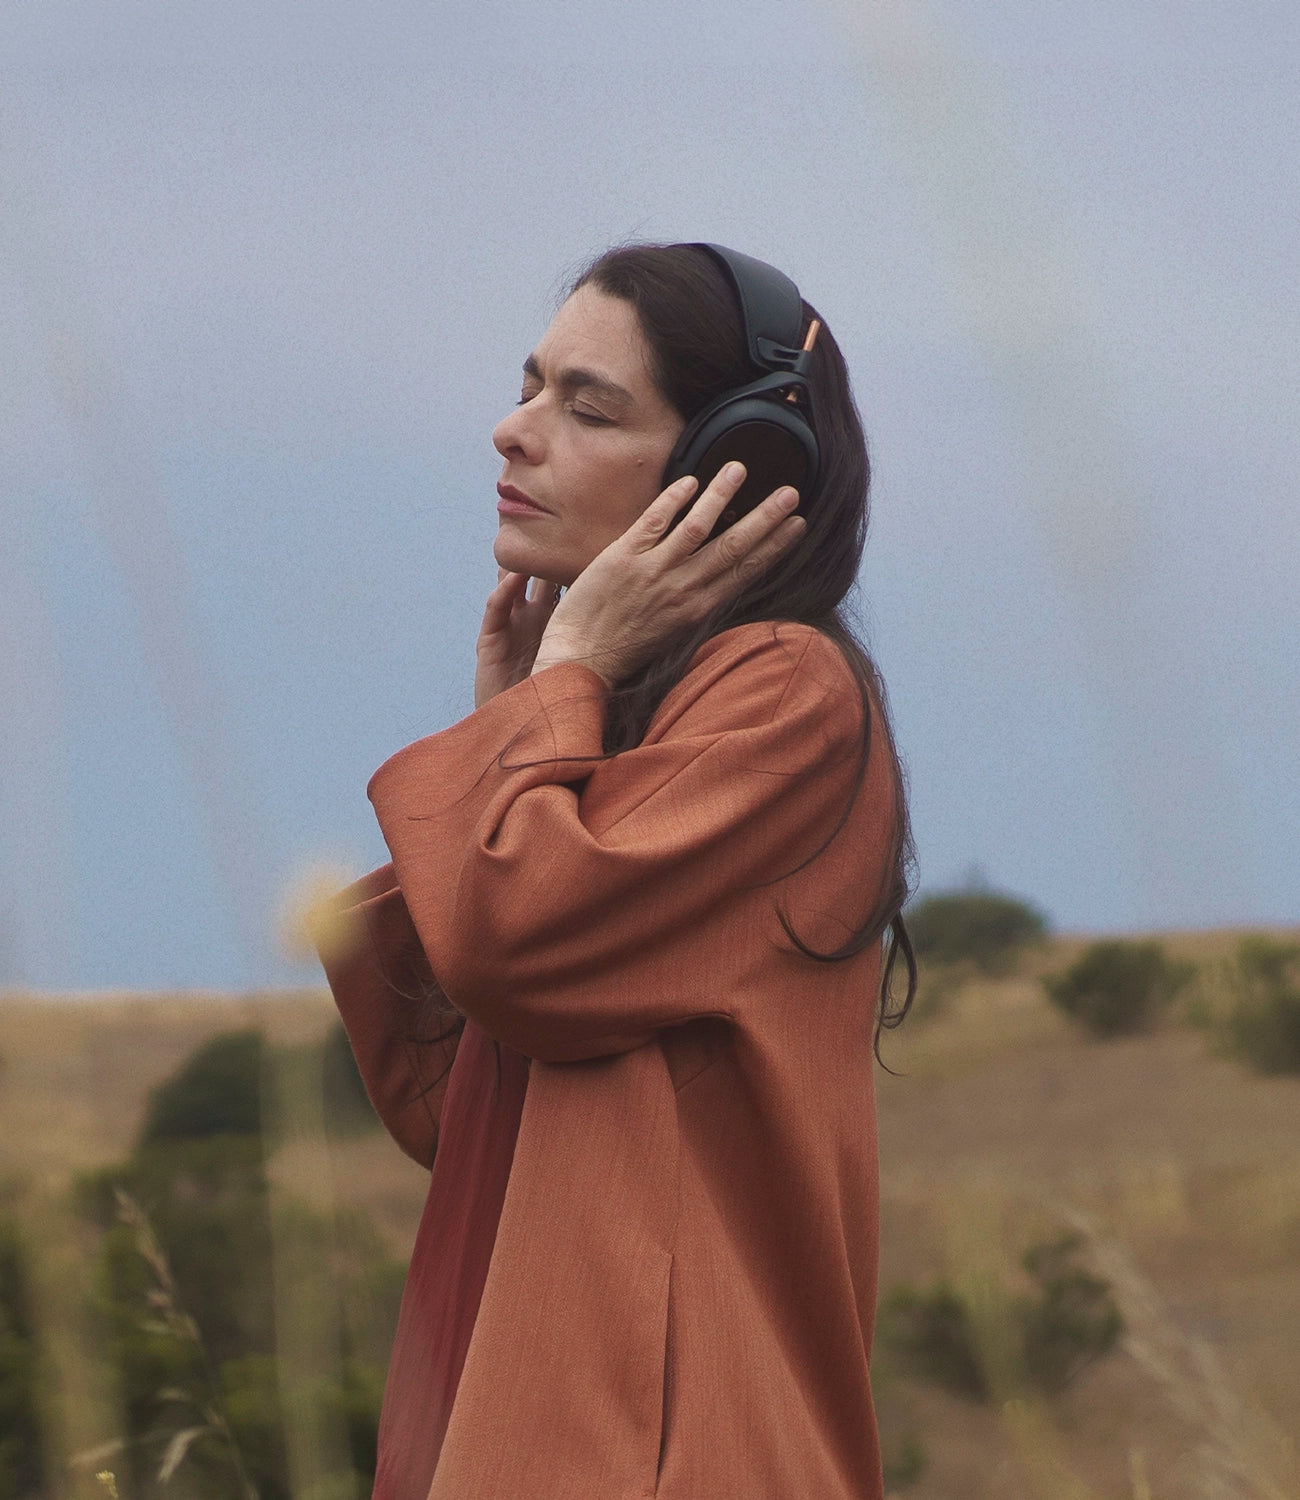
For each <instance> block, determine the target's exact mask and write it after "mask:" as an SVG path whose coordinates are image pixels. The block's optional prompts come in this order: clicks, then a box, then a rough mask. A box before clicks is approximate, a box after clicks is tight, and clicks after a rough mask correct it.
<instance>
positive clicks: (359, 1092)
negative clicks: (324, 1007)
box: [321, 1021, 379, 1136]
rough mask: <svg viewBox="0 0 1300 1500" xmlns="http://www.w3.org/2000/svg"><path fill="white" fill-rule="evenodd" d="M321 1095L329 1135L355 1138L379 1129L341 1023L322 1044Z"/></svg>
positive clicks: (350, 1045)
mask: <svg viewBox="0 0 1300 1500" xmlns="http://www.w3.org/2000/svg"><path fill="white" fill-rule="evenodd" d="M321 1091H322V1094H323V1098H324V1108H325V1126H326V1129H327V1130H328V1131H329V1132H330V1133H331V1134H332V1135H340V1136H343V1135H354V1134H357V1133H359V1132H361V1131H364V1130H371V1129H374V1128H376V1127H377V1126H378V1124H379V1116H378V1115H377V1114H376V1113H375V1111H374V1106H373V1105H372V1104H371V1103H370V1099H369V1096H368V1095H367V1093H366V1086H365V1084H364V1083H363V1082H362V1081H361V1070H360V1069H359V1068H358V1067H357V1060H356V1058H355V1057H354V1056H353V1055H352V1044H351V1042H349V1041H348V1034H347V1032H346V1031H345V1030H344V1029H343V1023H342V1022H341V1021H340V1022H338V1023H337V1024H336V1025H335V1026H333V1027H332V1028H331V1030H330V1032H329V1033H328V1035H327V1036H326V1038H325V1040H324V1042H323V1043H322V1044H321Z"/></svg>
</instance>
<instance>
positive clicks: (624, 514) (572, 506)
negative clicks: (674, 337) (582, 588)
mask: <svg viewBox="0 0 1300 1500" xmlns="http://www.w3.org/2000/svg"><path fill="white" fill-rule="evenodd" d="M522 395H523V399H522V400H521V401H520V403H519V405H518V406H517V407H516V408H515V409H514V411H512V412H511V413H510V415H509V416H508V417H506V418H505V419H504V421H502V422H500V423H499V424H498V426H497V428H496V431H495V432H494V433H493V434H492V441H493V444H494V445H495V446H496V450H497V452H498V453H500V455H501V457H502V458H503V459H504V460H505V463H504V465H503V467H502V470H501V480H500V483H499V484H498V485H497V493H498V495H499V496H500V501H499V504H498V506H497V510H498V513H499V514H500V518H501V521H500V529H499V531H498V532H497V539H496V545H495V547H494V548H493V551H494V552H495V554H496V560H497V562H498V563H499V564H500V565H501V567H503V568H508V569H509V570H510V571H511V572H512V573H527V574H529V575H530V576H532V577H534V578H544V579H549V580H550V581H551V582H552V583H562V584H566V585H567V584H570V583H572V582H573V580H574V579H575V578H576V577H577V576H578V574H579V573H581V572H582V570H583V569H584V568H585V567H586V566H587V564H588V563H589V562H590V561H591V560H592V558H594V557H595V556H596V554H597V553H598V552H601V551H603V550H604V548H605V547H607V546H608V545H609V543H610V542H612V541H613V540H614V539H615V538H616V537H619V536H621V535H622V534H623V532H625V531H626V530H627V528H628V527H629V526H630V525H631V524H632V522H633V521H635V520H636V518H637V517H638V516H639V515H640V514H641V512H642V511H643V510H644V509H645V508H646V506H647V505H649V504H650V502H651V501H652V500H653V499H654V498H655V496H656V495H657V494H658V493H659V491H660V488H661V486H660V483H659V480H660V476H661V475H662V474H663V471H664V465H665V464H666V463H667V461H668V455H669V454H670V453H671V452H672V450H673V445H674V444H675V443H676V441H677V437H678V435H679V434H680V432H681V430H682V428H683V426H684V425H685V424H684V423H683V421H682V418H681V417H680V416H679V415H678V414H677V412H676V411H675V410H674V409H673V408H672V406H670V405H669V403H668V401H667V400H666V399H665V398H664V397H663V396H662V395H661V394H660V392H659V391H658V389H657V388H656V387H655V384H654V382H653V380H652V379H651V378H650V356H649V350H648V349H647V347H646V342H645V337H644V335H643V334H642V332H641V326H640V324H639V322H638V321H637V316H636V312H635V310H634V309H633V307H632V304H631V303H630V302H625V301H623V299H622V298H620V297H611V296H608V295H607V294H606V293H604V292H601V291H597V290H596V288H595V287H592V286H584V287H581V288H580V289H579V290H578V291H576V292H574V294H573V295H572V296H571V297H570V298H569V300H568V301H567V302H566V303H565V304H564V306H563V307H561V308H560V310H559V312H558V313H556V315H555V319H554V321H553V322H552V324H551V326H550V327H549V328H548V329H547V330H546V333H545V334H544V336H543V338H542V341H541V343H540V344H538V346H537V348H536V350H535V351H534V352H533V353H532V354H530V355H529V357H528V359H527V360H526V361H525V363H524V384H523V393H522Z"/></svg>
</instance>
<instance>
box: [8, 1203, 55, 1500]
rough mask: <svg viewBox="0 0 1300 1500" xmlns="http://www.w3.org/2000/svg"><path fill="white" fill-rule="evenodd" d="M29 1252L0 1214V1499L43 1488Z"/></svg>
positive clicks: (20, 1497) (16, 1497) (12, 1224)
mask: <svg viewBox="0 0 1300 1500" xmlns="http://www.w3.org/2000/svg"><path fill="white" fill-rule="evenodd" d="M29 1297H30V1291H29V1283H28V1273H27V1256H26V1254H25V1251H24V1247H23V1244H22V1242H21V1239H20V1238H19V1233H18V1225H17V1223H16V1222H15V1221H14V1220H13V1219H11V1218H9V1217H8V1216H4V1217H0V1500H23V1497H26V1496H32V1495H39V1494H43V1493H44V1492H45V1480H46V1475H45V1466H44V1463H43V1461H42V1456H41V1455H42V1451H43V1443H42V1438H41V1420H40V1410H39V1403H38V1400H37V1394H38V1392H37V1378H38V1377H37V1357H36V1339H35V1336H34V1329H33V1326H32V1317H31V1307H30V1306H29Z"/></svg>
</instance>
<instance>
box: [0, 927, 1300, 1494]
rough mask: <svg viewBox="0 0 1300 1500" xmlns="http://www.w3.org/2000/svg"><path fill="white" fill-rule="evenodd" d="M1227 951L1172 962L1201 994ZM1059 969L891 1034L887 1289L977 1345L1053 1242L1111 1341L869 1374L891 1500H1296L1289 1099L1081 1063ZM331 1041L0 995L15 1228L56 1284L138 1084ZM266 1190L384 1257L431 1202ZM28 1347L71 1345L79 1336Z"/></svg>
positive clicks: (403, 1184) (1288, 1082)
mask: <svg viewBox="0 0 1300 1500" xmlns="http://www.w3.org/2000/svg"><path fill="white" fill-rule="evenodd" d="M1232 944H1233V935H1231V934H1221V933H1195V934H1186V935H1179V936H1175V937H1173V938H1170V939H1168V940H1167V946H1168V948H1169V950H1170V951H1171V952H1172V953H1174V954H1175V955H1177V956H1181V957H1190V958H1194V959H1195V960H1196V961H1197V962H1198V963H1200V964H1202V965H1203V966H1205V967H1206V972H1212V970H1213V966H1214V964H1216V963H1217V962H1218V961H1219V960H1221V959H1222V958H1223V957H1224V956H1225V955H1226V954H1227V953H1229V952H1230V951H1231V948H1232ZM1080 947H1081V943H1079V942H1077V941H1073V942H1072V941H1071V940H1068V939H1057V940H1054V941H1053V942H1052V943H1050V944H1046V945H1044V946H1043V947H1042V948H1040V949H1039V950H1037V951H1036V952H1034V953H1033V954H1031V955H1029V956H1028V957H1027V958H1026V959H1025V961H1024V962H1023V963H1022V964H1021V965H1020V967H1019V969H1018V970H1017V971H1016V972H1015V973H1014V974H1013V975H1011V976H1009V977H1007V978H1005V979H1000V980H996V981H994V980H976V979H972V980H968V981H967V982H965V983H963V984H961V985H959V986H958V987H956V988H955V989H953V990H952V991H951V992H950V993H948V994H947V995H946V996H945V997H944V998H943V999H942V1001H940V1002H939V1003H937V1004H935V1005H933V1006H931V1007H928V1012H929V1013H924V1009H923V1013H922V1014H919V1015H918V1016H916V1017H914V1018H913V1019H911V1020H909V1022H908V1024H907V1025H906V1026H905V1027H904V1028H903V1029H902V1030H901V1031H900V1032H897V1033H895V1034H894V1035H892V1036H890V1037H889V1038H887V1042H886V1048H885V1055H886V1059H887V1061H888V1062H889V1063H890V1065H891V1066H892V1067H893V1068H894V1069H895V1070H896V1071H897V1076H888V1075H885V1074H881V1075H880V1078H879V1115H880V1141H881V1178H882V1192H883V1226H882V1234H883V1239H882V1268H881V1270H882V1276H881V1286H882V1289H883V1290H887V1289H888V1288H890V1287H891V1286H893V1285H895V1284H897V1283H899V1282H904V1281H906V1282H912V1283H917V1284H922V1285H925V1284H929V1283H930V1282H932V1281H933V1280H934V1279H935V1278H937V1277H940V1276H942V1277H946V1278H947V1279H948V1280H949V1281H951V1282H952V1283H953V1284H954V1285H955V1286H957V1287H958V1288H959V1289H963V1290H964V1291H966V1292H967V1293H968V1294H969V1296H970V1299H971V1305H972V1306H973V1307H976V1308H980V1309H982V1310H983V1315H982V1317H981V1318H980V1319H979V1327H980V1329H981V1330H983V1332H984V1334H985V1335H986V1336H987V1337H988V1339H989V1340H991V1341H993V1342H996V1339H997V1330H998V1326H999V1324H998V1312H999V1307H1000V1306H1005V1305H1006V1299H1007V1298H1008V1297H1010V1296H1013V1295H1014V1294H1015V1292H1016V1290H1017V1288H1018V1278H1019V1277H1020V1275H1021V1273H1020V1272H1019V1270H1018V1265H1019V1259H1020V1256H1021V1254H1022V1253H1023V1251H1024V1250H1025V1249H1026V1248H1027V1247H1028V1246H1029V1245H1030V1244H1032V1243H1034V1242H1036V1241H1042V1240H1044V1239H1046V1238H1051V1237H1053V1236H1055V1235H1056V1234H1057V1233H1059V1232H1060V1231H1061V1230H1062V1229H1063V1228H1072V1229H1074V1230H1076V1231H1077V1232H1079V1233H1080V1234H1081V1235H1082V1236H1083V1238H1084V1245H1085V1254H1086V1257H1087V1260H1088V1262H1089V1263H1090V1265H1091V1267H1092V1269H1094V1270H1095V1271H1096V1273H1097V1274H1099V1275H1102V1276H1104V1277H1105V1278H1106V1280H1107V1281H1109V1282H1110V1284H1111V1287H1112V1290H1113V1292H1114V1293H1115V1295H1116V1297H1117V1300H1118V1301H1119V1304H1120V1306H1121V1309H1122V1312H1123V1314H1124V1318H1125V1323H1126V1333H1125V1337H1124V1340H1123V1342H1122V1344H1121V1346H1120V1348H1119V1349H1118V1350H1117V1351H1116V1352H1114V1353H1112V1354H1111V1355H1109V1356H1107V1357H1106V1358H1105V1359H1103V1360H1101V1361H1100V1362H1098V1363H1097V1364H1095V1365H1094V1366H1092V1367H1091V1368H1090V1369H1088V1370H1087V1371H1085V1372H1084V1374H1083V1375H1082V1376H1081V1377H1080V1379H1079V1380H1078V1381H1077V1382H1076V1383H1075V1384H1074V1385H1073V1386H1072V1387H1070V1389H1069V1390H1068V1391H1067V1392H1066V1393H1065V1394H1064V1396H1062V1397H1058V1398H1056V1399H1053V1400H1050V1401H1048V1400H1040V1401H1025V1400H1019V1399H1011V1398H1009V1397H1007V1396H1006V1393H1002V1394H1001V1395H999V1394H998V1393H996V1392H995V1397H994V1399H993V1400H992V1401H990V1402H987V1403H974V1402H970V1401H966V1400H963V1399H961V1398H959V1397H956V1396H949V1395H947V1394H945V1393H944V1392H942V1391H940V1390H937V1389H934V1388H931V1387H926V1386H922V1385H917V1384H913V1383H909V1382H905V1381H903V1380H901V1379H898V1378H896V1377H895V1378H889V1377H888V1376H886V1377H885V1378H883V1379H882V1390H881V1407H882V1419H883V1425H884V1428H885V1431H886V1434H887V1440H888V1442H889V1443H892V1444H894V1445H895V1446H897V1445H898V1444H899V1443H900V1442H901V1441H902V1440H903V1439H904V1438H905V1437H906V1436H908V1435H909V1434H914V1435H915V1436H916V1437H917V1438H918V1439H919V1442H920V1444H921V1446H922V1448H923V1451H924V1455H925V1460H926V1461H925V1466H924V1470H923V1472H922V1474H921V1475H920V1477H919V1479H917V1480H916V1481H915V1483H913V1484H912V1485H910V1486H909V1487H908V1489H907V1490H906V1491H905V1493H906V1494H907V1495H908V1496H910V1497H912V1500H993V1497H994V1496H997V1497H999V1500H1006V1497H1011V1500H1018V1497H1021V1496H1025V1497H1031V1496H1033V1497H1041V1500H1076V1497H1077V1500H1087V1497H1094V1500H1103V1497H1104V1500H1119V1497H1124V1500H1184V1497H1186V1500H1229V1497H1232V1500H1236V1497H1243V1500H1256V1497H1259V1500H1300V1464H1298V1462H1297V1452H1296V1435H1297V1432H1300V1078H1297V1077H1279V1078H1261V1077H1259V1076H1256V1075H1254V1074H1252V1073H1251V1072H1249V1071H1248V1070H1247V1069H1246V1068H1245V1067H1244V1066H1243V1065H1241V1064H1240V1063H1238V1062H1235V1061H1232V1060H1230V1059H1227V1058H1225V1057H1222V1056H1220V1055H1217V1054H1216V1052H1215V1050H1214V1048H1213V1047H1212V1045H1211V1044H1210V1041H1209V1039H1208V1038H1207V1036H1206V1035H1205V1033H1204V1032H1202V1031H1198V1030H1196V1029H1193V1028H1192V1027H1190V1026H1188V1025H1187V1024H1185V1023H1183V1022H1181V1021H1180V1020H1179V1019H1178V1018H1176V1017H1175V1018H1172V1019H1171V1020H1170V1021H1169V1022H1168V1023H1167V1024H1166V1025H1165V1026H1164V1027H1163V1028H1162V1029H1161V1030H1160V1031H1158V1032H1157V1033H1155V1034H1154V1035H1151V1036H1145V1037H1137V1038H1126V1039H1123V1040H1118V1041H1111V1042H1092V1041H1089V1040H1087V1039H1086V1038H1084V1037H1083V1036H1082V1034H1081V1033H1079V1032H1078V1031H1076V1030H1075V1029H1074V1028H1072V1027H1071V1026H1069V1025H1068V1024H1067V1023H1066V1022H1065V1021H1064V1020H1063V1019H1062V1018H1061V1017H1059V1016H1058V1015H1057V1014H1056V1013H1055V1012H1053V1011H1052V1010H1051V1008H1050V1007H1049V1006H1048V1005H1047V1003H1046V1001H1045V1000H1044V998H1043V993H1042V990H1041V987H1040V986H1039V984H1038V977H1039V976H1040V975H1041V974H1042V973H1043V972H1046V971H1049V970H1054V969H1059V968H1061V967H1063V966H1064V965H1065V963H1067V962H1068V961H1069V959H1070V958H1071V957H1072V956H1073V954H1074V953H1075V952H1077V951H1078V949H1079V948H1080ZM331 1020H332V1011H331V1009H330V1006H329V1002H328V998H327V997H326V996H325V995H324V994H323V993H317V992H313V991H306V992H302V993H296V994H291V995H273V996H264V997H243V998H238V999H234V998H229V997H221V996H203V995H174V996H165V997H152V996H150V997H144V996H114V997H83V998H63V999H57V1000H55V999H50V998H36V997H27V998H25V997H22V996H18V995H9V996H7V997H4V998H0V1183H7V1184H8V1187H7V1195H8V1198H9V1201H10V1204H11V1206H13V1205H16V1206H17V1207H18V1209H19V1211H20V1212H26V1213H28V1214H36V1213H38V1212H42V1211H43V1212H46V1213H47V1218H46V1221H45V1222H44V1223H43V1224H41V1225H38V1226H36V1228H37V1237H38V1239H40V1242H41V1244H42V1246H43V1248H44V1249H45V1251H46V1252H47V1253H49V1254H54V1255H56V1256H60V1257H62V1259H63V1261H64V1262H65V1263H66V1264H67V1265H68V1266H70V1267H71V1272H70V1274H71V1275H72V1279H73V1280H74V1281H75V1264H76V1260H77V1256H78V1255H79V1254H81V1253H83V1251H82V1249H81V1248H80V1247H79V1246H78V1244H77V1243H76V1236H75V1232H74V1231H73V1230H72V1229H71V1228H70V1227H69V1225H68V1222H67V1220H66V1219H65V1218H62V1217H61V1216H60V1215H59V1213H58V1211H57V1208H56V1207H54V1206H55V1205H57V1203H58V1201H59V1194H60V1192H61V1191H62V1188H63V1187H64V1186H65V1185H66V1184H67V1182H68V1181H69V1179H70V1176H71V1174H72V1173H74V1172H76V1171H78V1170H81V1169H84V1168H86V1167H89V1166H93V1165H96V1164H98V1163H102V1162H107V1161H110V1160H114V1159H116V1158H118V1157H120V1156H121V1155H122V1154H123V1153H124V1152H125V1151H126V1150H128V1149H129V1147H130V1145H131V1143H132V1139H133V1137H134V1134H135V1132H136V1130H137V1129H138V1126H139V1121H140V1118H141V1110H142V1107H143V1104H144V1100H145V1098H146V1095H147V1093H148V1091H149V1089H150V1088H151V1087H152V1086H153V1085H154V1084H156V1083H157V1082H158V1081H159V1080H160V1079H162V1078H163V1077H165V1076H166V1075H167V1074H168V1073H169V1072H171V1071H172V1070H173V1069H174V1068H175V1067H176V1066H177V1065H178V1064H179V1063H180V1062H181V1061H182V1060H183V1059H184V1058H185V1057H186V1056H188V1054H189V1053H190V1052H192V1051H193V1049H194V1048H195V1047H196V1046H197V1045H198V1044H199V1043H200V1042H201V1041H203V1040H204V1039H206V1038H207V1037H210V1036H212V1035H214V1034H216V1033H218V1032H221V1031H225V1030H229V1029H231V1028H233V1027H236V1026H245V1025H259V1026H262V1027H264V1028H265V1030H266V1032H267V1034H268V1035H269V1036H270V1037H271V1038H272V1039H274V1040H279V1041H303V1040H306V1039H307V1038H309V1037H312V1036H315V1035H319V1034H320V1033H321V1032H322V1031H323V1030H324V1029H325V1028H326V1027H327V1026H328V1025H329V1024H330V1023H331ZM273 1175H274V1177H275V1178H276V1179H277V1180H278V1181H279V1182H280V1183H281V1184H282V1185H284V1186H285V1187H286V1188H287V1187H288V1185H289V1184H292V1189H293V1191H294V1192H295V1193H297V1194H299V1195H305V1196H314V1197H317V1198H319V1199H320V1200H321V1201H328V1200H329V1199H330V1198H333V1199H334V1200H335V1201H339V1202H343V1203H350V1204H355V1205H357V1206H359V1207H363V1208H365V1209H366V1210H367V1211H368V1212H369V1213H370V1214H371V1215H372V1217H373V1219H374V1221H375V1222H376V1224H377V1225H378V1226H379V1228H380V1229H381V1231H382V1233H383V1235H384V1237H385V1239H386V1240H387V1241H388V1243H389V1244H390V1245H391V1246H392V1247H393V1249H394V1251H395V1252H397V1253H403V1252H404V1251H405V1250H406V1249H407V1248H408V1247H409V1245H410V1242H411V1238H412V1236H413V1234H414V1229H415V1224H416V1221H417V1218H418V1214H419V1210H420V1206H421V1202H422V1195H423V1188H424V1183H425V1180H426V1179H425V1178H424V1174H422V1173H421V1172H420V1170H419V1169H418V1168H416V1167H415V1166H414V1165H413V1164H412V1163H410V1162H408V1161H407V1160H406V1159H405V1158H403V1157H402V1156H401V1155H400V1153H399V1152H398V1151H397V1150H396V1148H395V1147H392V1146H391V1145H390V1144H389V1143H388V1142H387V1140H386V1138H384V1137H383V1136H382V1135H379V1134H372V1135H367V1136H363V1137H360V1138H358V1139H354V1140H349V1141H346V1142H343V1143H341V1144H336V1145H335V1146H334V1147H333V1148H332V1149H331V1151H330V1152H329V1153H328V1155H327V1154H324V1153H323V1152H322V1151H321V1150H320V1149H319V1148H317V1147H314V1146H312V1145H311V1144H310V1143H308V1142H301V1141H300V1142H298V1143H297V1144H295V1145H292V1146H290V1147H288V1148H286V1149H285V1150H284V1151H282V1152H281V1153H280V1156H279V1158H277V1160H276V1162H275V1163H274V1164H273ZM65 1233H66V1234H67V1235H68V1236H70V1239H69V1242H68V1244H66V1245H63V1244H60V1243H57V1241H58V1240H59V1236H60V1235H62V1234H65ZM48 1305H49V1308H50V1309H51V1311H50V1317H51V1320H52V1322H53V1323H54V1324H57V1323H58V1321H59V1317H60V1312H59V1305H58V1302H57V1298H56V1299H54V1300H53V1301H51V1302H50V1303H49V1304H48ZM50 1339H51V1343H52V1345H55V1346H58V1347H61V1348H66V1346H68V1345H69V1342H70V1341H71V1342H72V1343H75V1330H69V1329H68V1328H67V1327H66V1326H65V1327H54V1328H53V1329H52V1331H51V1333H50ZM55 1353H56V1356H57V1353H58V1348H56V1350H55ZM994 1353H996V1351H994ZM93 1396H94V1393H93V1392H87V1393H86V1399H87V1401H91V1400H92V1398H93ZM74 1438H75V1433H73V1434H69V1441H72V1440H73V1439H74ZM900 1493H903V1492H901V1491H900ZM702 1500H703V1497H702ZM810 1500H811V1497H810Z"/></svg>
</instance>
